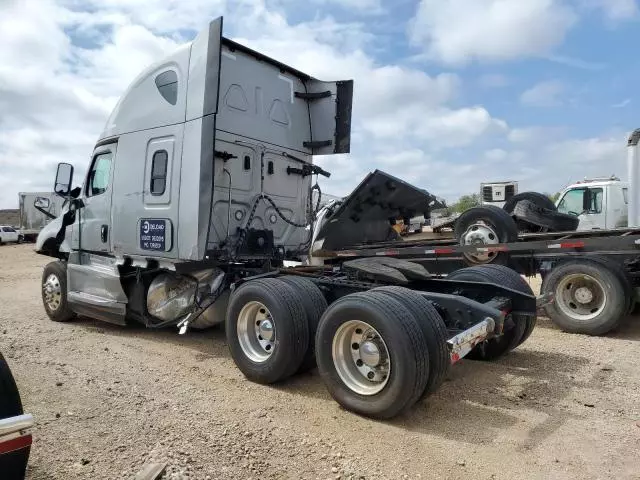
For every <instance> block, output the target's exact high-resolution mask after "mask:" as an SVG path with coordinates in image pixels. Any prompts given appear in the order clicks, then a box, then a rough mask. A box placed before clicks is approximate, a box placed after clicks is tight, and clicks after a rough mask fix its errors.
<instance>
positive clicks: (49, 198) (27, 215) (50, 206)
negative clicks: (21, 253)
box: [18, 192, 64, 242]
mask: <svg viewBox="0 0 640 480" xmlns="http://www.w3.org/2000/svg"><path fill="white" fill-rule="evenodd" d="M18 204H19V208H20V227H19V230H20V235H21V239H22V240H24V241H25V242H35V240H36V238H37V237H38V234H39V233H40V230H42V229H43V228H44V227H45V226H46V225H47V224H48V223H49V222H50V221H51V220H53V219H54V218H56V217H57V216H59V215H60V213H61V212H62V207H63V204H64V199H63V198H62V197H60V196H59V195H56V194H55V193H53V192H20V193H18Z"/></svg>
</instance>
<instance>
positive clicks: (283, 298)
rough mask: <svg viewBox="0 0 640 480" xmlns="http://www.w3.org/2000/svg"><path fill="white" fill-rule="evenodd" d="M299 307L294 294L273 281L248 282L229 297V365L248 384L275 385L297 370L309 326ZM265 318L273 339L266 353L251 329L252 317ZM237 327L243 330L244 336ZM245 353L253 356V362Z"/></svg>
mask: <svg viewBox="0 0 640 480" xmlns="http://www.w3.org/2000/svg"><path fill="white" fill-rule="evenodd" d="M302 305H303V299H302V298H301V296H300V294H299V292H298V290H297V289H295V288H293V287H292V286H291V285H290V284H288V283H285V282H283V281H281V280H278V279H277V278H267V279H256V280H250V281H248V282H247V283H244V284H243V285H241V286H240V287H238V288H237V289H236V290H235V291H234V292H233V293H232V295H231V298H230V300H229V307H228V309H227V316H226V320H225V331H226V337H227V343H228V345H229V350H230V351H231V357H232V358H233V361H234V362H235V364H236V365H237V367H238V368H239V369H240V371H241V372H242V373H243V374H244V376H245V377H247V378H248V379H249V380H251V381H253V382H256V383H262V384H269V383H275V382H278V381H280V380H284V379H285V378H287V377H290V376H291V375H293V374H294V373H295V372H296V371H297V370H298V368H299V367H300V365H301V363H302V360H303V359H304V356H305V354H306V353H307V350H308V348H309V325H308V321H307V315H306V313H305V311H304V308H303V306H302ZM245 307H246V310H244V309H245ZM254 310H255V313H253V311H254ZM259 312H262V313H259ZM269 314H270V318H271V319H270V322H271V323H272V325H273V332H274V337H273V344H272V346H271V345H269V349H266V348H265V347H261V345H260V342H259V341H258V334H259V332H258V329H255V330H251V327H253V325H254V324H255V323H256V322H257V320H256V318H252V317H253V316H254V315H260V318H264V316H265V315H269ZM241 315H242V317H243V318H244V319H245V320H246V323H243V322H242V319H241V318H240V317H241ZM263 321H264V320H260V322H263ZM239 324H243V325H246V326H247V328H246V329H245V330H244V332H246V335H245V333H243V331H242V330H239V328H238V327H239ZM241 337H242V340H241ZM261 340H263V339H261ZM261 348H262V350H260V349H261ZM247 352H254V355H253V359H252V358H251V356H250V354H249V353H247ZM255 352H257V354H259V355H261V357H257V356H256V355H255ZM262 357H263V358H262Z"/></svg>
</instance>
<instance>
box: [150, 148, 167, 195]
mask: <svg viewBox="0 0 640 480" xmlns="http://www.w3.org/2000/svg"><path fill="white" fill-rule="evenodd" d="M168 159H169V155H168V154H167V151H166V150H158V151H157V152H156V153H154V154H153V159H152V161H151V195H162V194H163V193H164V190H165V187H166V185H167V160H168Z"/></svg>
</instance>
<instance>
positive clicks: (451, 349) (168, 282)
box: [36, 18, 539, 418]
mask: <svg viewBox="0 0 640 480" xmlns="http://www.w3.org/2000/svg"><path fill="white" fill-rule="evenodd" d="M222 25H223V22H222V18H218V19H216V20H214V21H212V22H211V23H210V24H209V26H208V27H207V28H206V29H205V30H203V31H202V32H200V33H199V34H198V35H197V36H196V37H195V39H194V40H193V41H192V42H191V43H189V44H187V45H184V46H183V47H181V48H180V49H179V50H177V51H176V52H175V53H173V54H172V55H170V56H168V57H167V58H166V59H164V60H162V61H161V62H159V63H156V64H154V65H152V66H150V67H149V68H147V69H146V70H144V71H143V72H142V73H141V74H140V76H138V78H137V79H136V80H135V81H134V82H133V83H132V84H131V86H130V87H129V88H128V90H126V92H125V93H124V94H123V95H122V97H121V98H120V100H119V102H118V103H117V105H116V107H115V109H114V111H113V112H112V114H111V116H110V117H109V119H108V120H107V123H106V126H105V129H104V131H103V132H102V134H101V135H100V137H99V138H98V140H97V142H96V144H95V147H94V151H93V154H92V155H91V161H90V165H89V168H88V169H87V174H86V177H85V178H84V179H82V180H81V186H79V187H76V188H72V186H73V170H74V169H73V166H72V165H70V164H66V163H63V164H60V165H59V166H58V171H57V175H56V179H55V186H54V191H55V192H56V193H57V194H58V195H59V196H61V197H64V198H65V199H67V200H68V201H67V205H66V207H65V209H64V210H63V213H62V214H61V215H60V216H59V217H58V218H56V219H55V220H53V221H51V222H50V223H49V224H48V225H47V226H46V227H45V228H44V229H43V230H42V232H41V233H40V235H39V237H38V240H37V243H36V251H37V252H38V253H40V254H43V255H48V256H51V257H55V259H56V260H54V261H52V262H51V263H49V264H48V265H47V266H46V267H45V268H44V271H43V275H42V299H43V304H44V308H45V310H46V313H47V315H48V316H49V317H50V318H51V319H52V320H54V321H60V322H63V321H69V320H72V319H73V318H75V317H76V316H78V315H84V316H88V317H92V318H96V319H100V320H104V321H107V322H112V323H116V324H120V325H126V324H127V323H129V322H140V323H142V324H144V325H146V326H147V327H149V328H162V327H169V326H173V327H177V328H178V329H179V331H180V333H184V332H185V331H186V330H187V329H188V328H205V327H210V326H213V325H216V324H220V323H224V324H225V331H226V336H227V341H228V344H229V348H230V352H231V356H232V358H233V360H234V362H235V363H236V365H237V366H238V368H239V369H240V370H241V371H242V372H243V374H244V375H245V377H246V378H248V379H249V380H252V381H255V382H259V383H264V384H270V383H273V382H277V381H281V380H284V379H286V378H287V377H289V376H291V375H293V374H295V373H297V372H301V371H305V370H309V369H311V368H314V367H315V366H316V365H317V366H318V370H319V372H320V375H321V376H322V378H323V380H324V382H325V384H326V386H327V388H328V390H329V392H330V393H331V395H332V396H333V398H334V399H336V400H337V401H338V402H339V403H340V404H341V405H342V406H343V407H345V408H346V409H349V410H351V411H354V412H357V413H359V414H363V415H368V416H372V417H376V418H390V417H393V416H395V415H397V414H399V413H401V412H402V411H404V410H406V409H408V408H410V407H411V406H412V405H413V404H414V403H415V402H416V401H418V400H419V399H420V398H422V397H424V396H425V395H428V394H431V393H433V392H434V391H436V390H437V388H438V387H439V385H440V384H441V383H442V381H443V380H444V377H445V375H446V372H447V371H448V369H449V367H450V365H451V364H452V363H455V362H457V361H458V360H460V359H461V358H462V357H464V356H471V357H473V358H477V359H480V360H490V359H493V358H497V357H499V356H501V355H504V354H506V353H507V352H509V351H510V350H512V349H514V348H516V347H517V346H518V345H520V344H521V343H522V342H524V341H525V340H526V339H527V337H528V336H529V335H530V333H531V331H532V330H533V328H534V326H535V321H536V309H537V307H538V304H539V299H536V297H535V296H534V295H533V294H532V292H531V290H530V289H529V287H528V285H527V284H526V283H525V282H524V281H523V280H522V278H521V277H520V276H519V275H518V274H517V273H515V272H513V271H512V270H510V269H508V268H505V267H499V266H498V267H496V266H480V267H474V268H471V269H465V270H462V272H464V275H462V276H460V277H459V278H457V279H456V278H453V279H448V280H443V279H438V278H435V277H434V276H433V275H431V274H429V273H428V272H427V271H426V270H425V269H424V267H422V266H421V265H419V264H416V263H413V262H411V261H401V260H397V259H393V258H387V257H385V256H380V257H379V258H376V259H373V260H372V259H365V260H364V261H361V260H358V259H348V258H341V259H338V260H335V259H333V260H332V259H329V260H327V261H326V262H323V263H322V264H321V265H299V266H297V267H292V268H284V267H283V265H284V262H285V261H288V260H289V261H295V260H300V259H302V258H303V257H305V256H306V255H308V252H309V250H310V248H311V243H312V240H313V241H314V242H317V241H321V242H323V243H324V246H325V248H334V249H337V248H343V247H346V246H348V245H352V244H362V243H374V244H375V242H383V241H387V240H390V239H392V238H395V237H394V235H395V236H397V234H395V231H394V230H393V229H392V228H391V225H390V222H389V219H391V218H402V217H406V216H409V217H410V216H415V215H416V214H423V213H424V212H428V211H429V209H430V208H437V207H438V206H440V203H439V201H438V199H437V198H436V197H435V196H433V195H431V194H429V193H428V192H426V191H424V190H419V189H417V188H415V187H413V186H411V185H409V184H407V183H405V182H403V181H402V180H400V179H397V178H395V177H393V176H391V175H388V174H386V173H384V172H380V171H375V172H372V173H371V174H369V175H368V176H367V177H366V178H365V179H364V180H363V181H362V182H361V183H360V185H359V186H358V187H357V188H356V189H355V190H354V192H353V193H352V194H351V195H350V196H349V197H348V198H347V199H345V200H344V201H343V202H342V203H341V206H340V207H338V208H337V209H336V211H335V212H331V213H327V212H326V211H325V214H324V217H323V218H324V220H323V227H322V229H320V230H317V231H314V230H315V229H314V219H315V218H316V214H317V212H318V210H319V207H320V203H321V202H320V201H319V200H320V199H321V196H320V189H319V187H318V186H317V182H315V183H314V181H313V179H314V177H317V176H318V175H325V176H329V173H328V172H325V171H324V170H322V169H321V168H319V167H318V166H317V165H315V164H314V163H313V156H314V155H332V154H340V153H348V152H349V151H350V134H351V109H352V92H353V82H352V81H350V80H344V81H337V82H325V81H320V80H317V79H315V78H313V77H312V76H310V75H308V74H305V73H303V72H300V71H298V70H296V69H294V68H292V67H290V66H288V65H285V64H283V63H281V62H279V61H277V60H274V59H271V58H268V57H266V56H265V55H263V54H261V53H259V52H256V51H253V50H250V49H248V48H247V47H245V46H243V45H241V44H238V43H236V42H234V41H232V40H230V39H228V38H226V37H224V36H223V35H222ZM314 192H316V193H315V195H314ZM334 214H335V216H333V215H334Z"/></svg>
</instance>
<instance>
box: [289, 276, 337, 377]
mask: <svg viewBox="0 0 640 480" xmlns="http://www.w3.org/2000/svg"><path fill="white" fill-rule="evenodd" d="M278 278H279V279H280V280H282V281H283V282H285V283H287V284H289V285H291V286H292V287H294V288H296V289H297V290H298V292H299V294H300V297H301V298H302V307H303V308H304V310H305V312H306V314H307V322H308V325H309V349H308V350H307V353H306V355H305V357H304V360H302V364H301V365H300V368H299V369H298V372H299V373H303V372H307V371H309V370H311V369H313V368H315V366H316V346H315V343H316V331H317V330H318V323H320V317H322V314H323V313H324V311H325V310H326V309H327V300H326V299H325V298H324V295H323V294H322V292H321V291H320V289H319V288H318V286H317V285H316V284H315V283H313V282H312V281H311V280H309V279H308V278H304V277H297V276H295V275H288V276H284V277H278Z"/></svg>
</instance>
